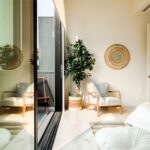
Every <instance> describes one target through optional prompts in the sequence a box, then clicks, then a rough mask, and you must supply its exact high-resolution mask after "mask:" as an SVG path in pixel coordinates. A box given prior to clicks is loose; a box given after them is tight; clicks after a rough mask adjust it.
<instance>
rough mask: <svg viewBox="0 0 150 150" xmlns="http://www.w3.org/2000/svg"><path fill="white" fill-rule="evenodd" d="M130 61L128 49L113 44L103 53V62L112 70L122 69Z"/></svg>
mask: <svg viewBox="0 0 150 150" xmlns="http://www.w3.org/2000/svg"><path fill="white" fill-rule="evenodd" d="M129 60H130V54H129V51H128V49H127V48H126V47H125V46H124V45H121V44H113V45H111V46H110V47H108V48H107V50H106V52H105V62H106V64H107V65H108V66H109V67H110V68H112V69H122V68H124V67H126V66H127V64H128V63H129Z"/></svg>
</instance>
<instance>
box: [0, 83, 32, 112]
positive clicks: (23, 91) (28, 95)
mask: <svg viewBox="0 0 150 150" xmlns="http://www.w3.org/2000/svg"><path fill="white" fill-rule="evenodd" d="M22 85H26V86H24V87H25V88H22ZM0 106H1V107H21V108H22V113H23V114H24V113H25V112H26V108H27V107H34V92H33V84H31V85H29V84H27V83H23V82H21V83H19V84H17V86H16V91H4V92H3V93H2V100H1V101H0Z"/></svg>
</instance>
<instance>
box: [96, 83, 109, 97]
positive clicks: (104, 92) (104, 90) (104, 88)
mask: <svg viewBox="0 0 150 150" xmlns="http://www.w3.org/2000/svg"><path fill="white" fill-rule="evenodd" d="M95 85H96V88H97V90H98V91H99V92H100V94H101V96H102V97H107V96H108V89H109V85H108V83H107V82H101V83H95Z"/></svg>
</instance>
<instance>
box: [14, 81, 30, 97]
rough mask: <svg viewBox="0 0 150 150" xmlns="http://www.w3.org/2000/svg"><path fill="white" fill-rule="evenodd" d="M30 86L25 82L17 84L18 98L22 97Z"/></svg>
mask: <svg viewBox="0 0 150 150" xmlns="http://www.w3.org/2000/svg"><path fill="white" fill-rule="evenodd" d="M28 86H29V84H28V83H25V82H20V83H18V84H16V96H17V97H22V96H23V94H24V92H25V91H26V90H27V88H28Z"/></svg>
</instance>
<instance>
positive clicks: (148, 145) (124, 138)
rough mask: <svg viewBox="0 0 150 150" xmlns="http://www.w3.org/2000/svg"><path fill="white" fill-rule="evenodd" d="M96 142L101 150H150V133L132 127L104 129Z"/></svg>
mask: <svg viewBox="0 0 150 150" xmlns="http://www.w3.org/2000/svg"><path fill="white" fill-rule="evenodd" d="M95 140H96V144H97V145H98V147H99V148H100V150H150V133H149V132H147V131H145V130H143V129H140V128H136V127H131V126H125V127H116V128H103V129H101V130H99V131H98V132H97V133H96V135H95Z"/></svg>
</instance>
